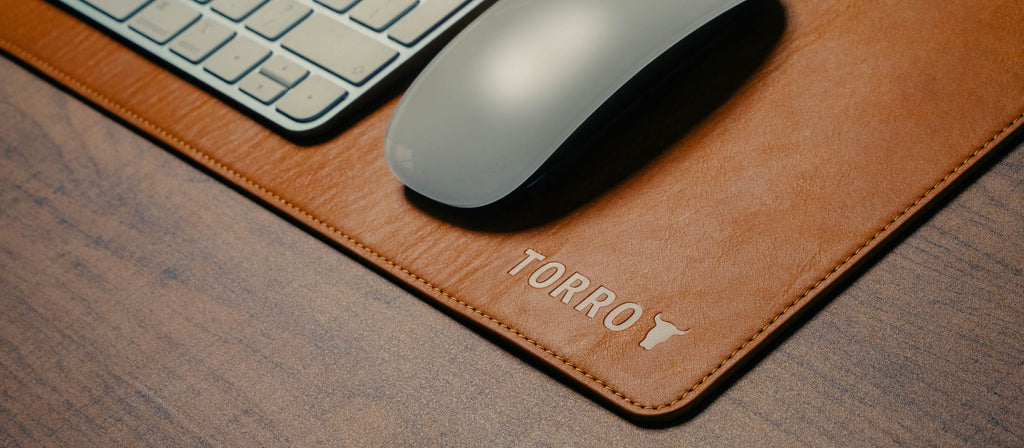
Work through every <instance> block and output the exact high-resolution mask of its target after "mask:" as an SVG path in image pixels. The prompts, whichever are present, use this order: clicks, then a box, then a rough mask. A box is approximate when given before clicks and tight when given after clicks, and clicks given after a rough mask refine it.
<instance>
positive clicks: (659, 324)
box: [640, 313, 690, 350]
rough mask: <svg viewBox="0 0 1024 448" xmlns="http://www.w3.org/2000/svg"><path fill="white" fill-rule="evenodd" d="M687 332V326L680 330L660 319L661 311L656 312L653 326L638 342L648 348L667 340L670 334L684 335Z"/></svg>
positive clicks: (688, 330)
mask: <svg viewBox="0 0 1024 448" xmlns="http://www.w3.org/2000/svg"><path fill="white" fill-rule="evenodd" d="M689 332H690V329H689V328H687V329H685V330H680V329H679V328H676V326H675V325H673V324H672V322H668V321H664V320H661V313H658V314H657V315H656V316H654V328H652V329H651V330H650V331H648V332H647V336H646V337H644V340H643V341H641V342H640V346H641V347H643V348H645V349H647V350H650V349H652V348H654V346H655V345H658V344H660V343H662V342H665V341H667V340H668V338H670V337H672V336H676V335H684V334H686V333H689Z"/></svg>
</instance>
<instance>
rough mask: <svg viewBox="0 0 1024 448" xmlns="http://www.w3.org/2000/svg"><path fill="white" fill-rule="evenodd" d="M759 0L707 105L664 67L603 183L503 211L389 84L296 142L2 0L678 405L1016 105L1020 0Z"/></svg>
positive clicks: (319, 214) (203, 128) (101, 76)
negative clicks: (339, 125) (461, 189)
mask: <svg viewBox="0 0 1024 448" xmlns="http://www.w3.org/2000/svg"><path fill="white" fill-rule="evenodd" d="M506 1H512V0H506ZM772 5H774V6H772ZM764 8H765V9H764V10H765V11H771V10H775V11H776V12H777V13H778V15H779V17H778V18H777V19H779V20H776V22H779V23H777V24H776V25H775V27H776V28H777V29H778V30H779V32H778V33H776V39H775V40H774V41H773V42H770V43H769V44H768V45H766V46H764V56H763V57H762V58H761V59H762V60H761V61H760V62H758V63H757V64H754V65H753V66H751V67H750V69H749V70H748V71H749V72H750V74H749V76H743V77H742V79H740V80H738V82H736V86H735V88H734V89H732V90H734V91H730V93H729V94H728V95H724V96H723V98H722V100H721V101H719V103H718V104H715V105H714V106H715V107H710V108H709V109H708V111H706V113H704V114H703V115H701V116H699V117H698V119H693V118H692V117H689V116H688V115H687V113H688V112H687V111H688V109H687V108H686V106H687V105H686V104H685V103H686V102H685V101H684V99H680V97H685V96H687V95H692V94H693V92H699V91H702V90H703V87H702V88H700V89H694V88H689V89H690V90H685V89H684V90H682V92H683V93H682V94H680V93H678V92H676V93H673V92H675V91H673V90H672V89H671V88H667V90H666V93H665V94H664V95H656V96H660V97H662V98H667V99H665V100H661V102H662V103H665V104H658V101H657V100H656V101H654V102H653V103H652V104H649V105H648V106H649V108H654V109H656V110H658V112H657V113H656V114H648V115H647V116H645V117H644V118H643V119H641V120H634V121H633V122H628V120H627V124H625V125H622V126H623V127H624V128H628V129H623V130H622V131H621V132H613V133H610V134H609V135H608V138H607V140H608V141H609V142H610V143H608V144H607V145H606V146H609V147H612V148H613V149H614V148H624V149H625V153H626V156H625V157H624V156H622V155H621V154H622V152H621V151H620V152H618V153H617V152H615V150H612V151H611V152H605V153H600V154H602V156H607V157H609V158H611V159H612V160H617V161H616V162H615V164H609V163H605V164H600V163H592V164H590V165H584V167H586V168H587V169H593V170H597V171H601V170H602V169H603V170H605V171H614V169H613V168H617V166H613V168H607V166H608V165H616V164H618V163H622V161H623V160H628V159H630V156H631V155H633V154H634V152H636V153H637V154H638V155H637V156H636V157H638V158H640V159H643V160H641V162H639V163H635V164H634V165H635V166H633V167H631V168H630V169H629V171H628V172H627V173H625V174H621V173H620V174H615V173H613V175H610V176H605V177H607V178H610V179H612V181H605V184H602V185H598V186H594V185H591V184H588V182H591V181H590V180H588V179H590V178H588V177H586V176H581V177H579V179H581V180H579V182H575V181H574V182H573V183H572V185H568V186H565V189H567V190H573V188H577V190H579V188H578V185H577V184H580V183H582V185H584V186H585V187H586V188H584V189H583V190H587V191H589V190H588V189H590V188H597V189H598V190H599V191H598V192H597V193H589V196H588V195H587V194H583V195H582V196H579V195H577V196H572V195H571V194H570V195H568V196H566V197H567V198H568V199H565V200H566V201H569V202H568V205H566V206H564V208H563V209H561V210H557V212H556V213H550V210H549V209H550V208H552V206H551V204H552V203H554V204H555V207H554V208H555V209H557V208H558V207H557V205H558V203H557V201H556V202H552V198H551V197H546V196H545V195H547V196H552V195H553V197H554V198H555V199H558V200H561V199H559V198H560V196H558V195H559V194H561V193H559V192H558V191H549V192H548V193H545V194H541V195H539V196H537V197H534V198H532V199H533V200H523V201H522V202H521V203H519V205H517V206H515V207H512V209H513V210H511V211H507V212H505V214H504V215H502V212H501V211H498V212H494V215H493V216H492V215H486V216H476V215H473V214H465V215H463V214H459V213H455V212H453V211H451V210H443V209H439V208H437V207H432V206H431V205H430V204H426V203H425V201H422V200H418V199H416V197H415V196H411V195H408V194H407V193H406V192H405V191H404V189H403V187H402V185H400V184H399V182H398V181H396V180H395V179H394V178H393V177H392V176H391V175H390V173H389V172H388V169H387V167H386V165H385V163H384V160H383V157H382V149H381V145H382V139H383V136H384V131H385V126H386V124H387V120H388V116H389V113H390V111H391V110H392V108H393V106H394V105H395V101H391V102H389V103H387V104H386V105H384V106H383V107H380V108H379V110H376V111H373V112H371V113H368V115H364V117H365V118H364V119H362V120H361V121H359V122H358V123H355V124H354V125H353V126H351V127H350V128H349V129H348V130H346V131H345V132H344V133H342V134H340V135H339V136H337V137H336V138H333V139H331V140H330V141H328V142H327V143H323V144H320V145H317V146H311V147H309V146H306V147H300V146H295V145H293V144H291V143H289V142H288V141H286V140H284V139H282V138H280V137H279V136H277V135H275V134H274V133H272V132H270V131H268V130H267V129H266V128H264V127H263V126H261V125H260V124H258V123H256V122H254V121H252V120H250V119H249V118H247V117H246V116H245V115H243V114H241V113H239V112H237V111H236V110H235V109H233V108H231V107H229V106H227V105H225V104H223V103H222V102H220V101H218V100H217V99H215V98H213V97H212V96H211V95H209V94H208V93H205V92H204V91H203V90H202V89H200V88H197V87H195V86H194V85H192V84H190V83H189V82H186V81H183V80H181V79H179V78H178V77H177V76H175V75H173V74H171V73H169V72H167V71H165V70H164V69H162V68H160V67H159V66H157V65H155V64H153V63H152V62H150V61H149V60H147V59H146V58H144V57H141V56H139V55H137V54H136V53H134V52H133V51H131V50H128V49H126V48H124V47H123V46H122V45H120V44H119V43H117V42H116V41H114V40H112V39H111V38H109V37H107V36H106V35H104V34H103V33H100V32H97V31H95V30H94V29H93V28H90V27H89V26H88V25H86V24H84V23H81V22H79V21H78V20H76V19H74V18H73V17H70V16H69V15H68V14H66V13H65V12H63V11H62V10H60V9H58V8H56V7H54V6H53V5H50V4H48V3H45V2H42V1H40V0H0V44H2V47H3V48H4V49H5V50H6V51H7V52H8V53H9V54H10V55H13V56H14V57H17V58H20V59H21V60H23V61H25V62H26V63H28V64H30V65H32V66H34V67H35V68H37V69H38V70H39V71H41V72H42V73H44V74H46V75H47V76H50V77H52V78H53V79H54V80H56V81H57V82H59V83H62V84H64V85H65V86H67V87H68V88H70V89H72V90H73V91H75V92H77V93H78V94H80V95H81V96H83V97H85V98H87V99H88V100H90V101H92V102H94V103H95V104H96V105H98V106H99V107H102V108H104V109H106V110H108V111H110V112H111V113H113V114H116V115H117V116H119V117H121V118H123V119H124V120H125V121H127V122H128V123H130V124H131V125H133V126H135V127H137V128H138V129H139V130H141V131H142V132H145V133H147V134H150V135H152V136H153V137H155V138H156V139H159V140H161V141H163V142H164V143H166V144H167V145H168V146H170V147H172V148H174V149H176V150H178V151H180V152H181V153H183V154H184V155H186V156H188V157H190V158H192V159H194V160H196V161H197V162H199V163H201V164H203V165H205V166H207V167H209V169H211V170H213V171H215V172H216V173H218V174H219V175H221V176H223V178H224V179H226V180H228V181H230V182H233V183H235V184H237V185H238V186H240V187H241V188H244V189H245V190H248V191H249V192H251V193H252V194H254V195H256V196H257V197H259V198H261V199H262V200H264V201H266V203H267V204H270V205H271V206H273V207H276V208H278V209H280V210H281V211H283V212H284V213H287V214H288V215H291V216H293V217H294V218H295V219H297V220H299V221H301V222H302V223H305V224H306V225H308V226H309V227H310V228H312V229H314V230H316V231H317V232H320V233H322V234H323V235H324V236H326V237H327V238H329V239H331V240H333V241H335V242H337V243H338V244H340V245H341V246H344V247H345V248H347V249H348V250H350V251H351V252H352V254H354V255H355V256H357V257H361V258H364V259H365V260H366V261H368V262H369V263H372V264H374V265H376V266H378V267H379V268H380V269H382V270H384V271H386V272H388V273H390V274H391V275H393V276H394V278H395V279H397V280H398V281H400V282H403V283H406V284H408V285H409V286H411V287H412V288H415V289H417V290H419V291H421V292H422V293H423V294H425V295H426V296H428V297H430V298H432V299H433V300H435V301H436V302H437V303H438V304H439V305H441V306H443V307H447V308H449V309H451V310H452V311H454V312H455V313H458V314H460V315H462V316H465V317H466V318H468V319H470V320H472V321H473V322H475V323H477V324H479V325H480V326H481V327H483V328H485V329H486V330H489V331H490V332H493V334H495V335H497V336H498V337H499V338H501V339H504V340H507V341H508V342H511V343H512V344H515V345H517V346H519V347H521V348H522V349H523V350H525V351H526V352H528V353H529V354H531V355H532V356H534V357H536V359H538V360H540V361H542V362H543V363H546V364H549V365H550V366H553V367H554V368H555V369H557V370H558V371H560V372H561V373H563V374H564V375H565V376H567V377H569V378H571V379H572V380H574V381H575V382H576V383H578V384H579V385H582V386H584V387H585V388H588V389H590V390H591V391H593V392H595V393H596V394H598V395H599V396H600V397H603V398H604V399H605V400H606V402H607V403H610V404H611V405H612V406H613V407H614V408H617V409H618V410H620V411H622V412H624V413H625V414H627V415H630V416H632V417H636V418H640V419H664V418H669V417H672V416H676V415H679V414H680V413H681V412H684V411H686V410H687V409H691V408H693V407H694V403H695V400H696V399H697V398H698V397H701V396H702V395H706V394H705V392H707V391H708V390H709V389H711V388H712V387H713V385H715V384H716V382H720V380H721V379H722V378H723V376H725V375H726V374H727V372H730V371H731V370H734V368H735V366H737V365H738V364H739V363H740V362H741V361H742V360H743V359H744V358H748V357H750V354H751V353H752V352H753V350H754V349H755V347H758V346H759V345H762V343H763V342H764V341H765V340H766V338H768V337H769V335H770V334H772V333H773V332H776V330H778V329H779V328H780V327H781V326H783V325H785V324H786V323H788V322H791V321H793V320H794V316H797V315H798V314H799V312H800V311H801V310H802V309H806V308H807V307H808V305H809V304H811V303H813V302H815V301H816V300H818V299H819V298H821V297H822V296H823V295H824V294H825V293H826V292H827V291H828V290H829V287H830V285H834V284H835V283H836V282H837V281H838V280H839V279H841V278H842V277H843V275H844V274H845V273H847V272H849V271H850V270H851V269H852V268H853V267H854V266H855V265H856V264H857V262H859V261H861V260H863V259H865V257H866V256H868V254H869V253H871V252H872V251H873V250H874V249H875V248H877V247H878V246H879V245H880V244H882V242H883V241H884V240H885V239H886V238H888V237H890V236H891V235H892V234H893V232H894V231H895V230H896V229H897V228H899V227H900V226H902V225H903V224H904V223H906V222H907V221H908V220H909V219H911V217H912V216H913V215H914V214H915V213H917V212H919V211H920V210H921V209H922V208H923V207H925V206H926V205H927V204H928V203H929V202H931V201H933V200H934V199H935V198H936V197H937V196H938V195H939V194H940V192H942V191H943V190H944V189H947V188H948V187H949V185H950V184H951V183H952V182H954V181H955V180H956V179H957V178H959V177H961V176H963V174H964V172H965V171H968V170H969V169H970V168H971V167H972V166H973V165H975V164H977V163H978V161H979V160H981V159H982V158H983V157H984V156H985V155H986V154H989V153H990V152H991V150H992V148H993V147H995V146H996V145H997V144H998V143H999V142H1000V141H1002V140H1004V139H1005V138H1007V136H1008V135H1009V133H1010V132H1011V131H1013V130H1014V129H1016V128H1017V127H1019V126H1020V124H1021V122H1022V121H1024V118H1022V113H1024V26H1022V24H1024V8H1020V4H1019V3H1018V2H1016V1H997V0H955V1H945V2H941V5H939V4H936V3H935V2H934V1H932V0H906V1H900V2H882V1H868V2H850V1H846V2H822V1H817V0H788V1H784V2H782V3H781V4H779V3H770V4H769V5H768V6H765V7H764ZM782 16H784V17H785V18H784V20H781V17H782ZM765 20H771V19H770V18H768V19H765ZM755 28H756V26H755ZM742 45H749V42H747V43H743V42H740V46H741V47H742ZM739 52H740V53H742V51H739ZM704 57H705V61H710V62H707V65H708V66H710V67H712V68H711V69H710V70H711V72H710V74H703V75H702V74H700V73H698V74H696V75H694V74H688V72H683V74H681V75H677V76H680V77H682V78H683V79H682V80H681V81H686V79H685V78H687V77H691V78H692V77H696V78H697V79H698V80H700V79H703V80H705V81H706V80H708V79H712V80H713V79H719V78H721V77H723V76H724V77H728V75H727V74H728V73H730V71H729V70H722V68H721V65H722V64H728V63H730V62H729V61H726V62H722V61H721V60H719V59H716V55H714V54H711V55H707V56H704ZM715 64H718V66H716V65H715ZM696 71H697V72H699V71H700V70H699V69H697V70H696ZM723 73H724V74H725V75H723ZM701 76H703V78H701ZM670 84H673V85H674V84H677V83H676V82H673V83H670ZM648 106H645V107H648ZM658 108H661V109H658ZM641 115H642V114H641ZM684 124H685V125H684ZM680 128H683V129H680ZM659 142H661V143H662V144H661V146H662V147H661V148H659V149H657V150H654V151H652V150H649V149H644V148H648V147H651V146H655V147H657V146H658V145H659ZM617 154H618V155H617ZM616 157H618V159H616ZM606 174H607V173H606ZM616 176H618V177H616ZM598 177H599V176H598ZM581 191H582V190H581ZM580 198H582V199H580ZM545 200H547V204H548V205H547V206H543V205H537V204H543V203H545ZM545 207H547V208H545ZM544 213H548V214H549V215H550V216H549V217H547V218H545V219H541V220H538V221H537V222H532V223H531V222H530V219H532V218H536V216H535V215H544ZM524 217H525V218H526V219H524ZM531 254H538V255H531ZM540 256H543V257H544V258H543V260H541V259H540ZM310 262H311V263H315V262H316V261H315V260H310ZM563 271H564V272H563ZM577 290H578V291H577ZM612 294H614V300H612ZM553 295H557V297H553ZM563 299H568V302H569V303H563V302H564V300H563ZM605 302H608V303H607V304H604V303H605ZM656 320H661V321H664V322H669V323H672V324H674V325H675V326H676V327H678V328H679V329H684V330H686V329H688V332H686V333H685V334H682V335H679V334H674V333H673V332H672V331H671V328H670V327H668V326H667V324H662V325H661V326H660V327H659V329H658V330H653V329H654V328H656ZM659 335H660V336H661V337H660V338H659V337H658V336H659ZM666 338H667V339H666ZM661 339H664V340H663V341H661V342H659V340H661ZM645 340H646V342H643V344H644V345H645V346H646V347H644V346H641V343H642V341H645ZM452 368H454V369H457V368H459V367H458V366H457V365H456V366H452ZM552 405H557V404H552Z"/></svg>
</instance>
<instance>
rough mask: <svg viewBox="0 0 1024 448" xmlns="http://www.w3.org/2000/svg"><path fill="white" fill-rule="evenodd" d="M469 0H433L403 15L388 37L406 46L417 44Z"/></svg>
mask: <svg viewBox="0 0 1024 448" xmlns="http://www.w3.org/2000/svg"><path fill="white" fill-rule="evenodd" d="M466 3H469V0H431V1H429V2H427V3H424V4H422V5H420V6H419V7H417V8H416V9H414V10H413V11H412V12H410V13H409V14H407V15H406V16H405V17H402V20H399V21H398V23H396V24H395V25H394V26H392V27H391V29H390V30H389V31H388V37H390V38H391V39H393V40H394V41H395V42H398V43H400V44H402V45H405V46H406V47H411V46H413V45H416V43H417V42H419V41H420V39H422V38H423V36H426V35H427V33H429V32H431V31H433V30H434V28H437V26H438V25H440V24H441V22H444V21H445V20H447V19H448V18H449V17H451V16H452V14H455V13H456V12H458V10H459V9H461V8H462V7H463V6H465V4H466Z"/></svg>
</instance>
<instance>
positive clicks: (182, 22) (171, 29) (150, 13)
mask: <svg viewBox="0 0 1024 448" xmlns="http://www.w3.org/2000/svg"><path fill="white" fill-rule="evenodd" d="M198 19H199V11H196V10H195V9H192V8H191V7H189V6H186V5H185V4H184V3H181V2H180V1H178V0H156V1H155V2H153V3H150V4H149V6H147V7H146V9H143V10H142V12H140V13H138V14H136V15H135V17H133V18H132V20H131V22H129V23H128V26H129V27H130V28H131V29H133V30H135V31H138V32H139V33H141V34H142V35H143V36H146V37H148V38H150V39H153V41H154V42H156V43H158V44H162V43H166V42H167V41H169V40H171V38H172V37H174V36H175V35H177V34H178V33H180V32H181V30H183V29H185V27H186V26H189V25H191V24H192V22H195V21H196V20H198Z"/></svg>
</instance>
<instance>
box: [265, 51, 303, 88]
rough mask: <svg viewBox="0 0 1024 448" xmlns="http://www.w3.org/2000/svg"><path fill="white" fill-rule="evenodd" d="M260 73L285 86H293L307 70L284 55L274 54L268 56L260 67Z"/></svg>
mask: <svg viewBox="0 0 1024 448" xmlns="http://www.w3.org/2000/svg"><path fill="white" fill-rule="evenodd" d="M260 73H262V74H264V75H266V76H267V77H268V78H270V79H273V80H274V81H277V82H278V83H280V84H282V85H284V86H285V87H294V86H295V84H298V83H299V81H302V78H305V77H306V75H308V74H309V70H306V69H304V68H302V66H300V65H299V64H296V63H294V62H292V61H291V60H290V59H288V58H286V57H284V56H281V55H278V54H275V55H274V57H272V58H270V60H268V61H267V62H266V63H264V64H263V66H262V67H260Z"/></svg>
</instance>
